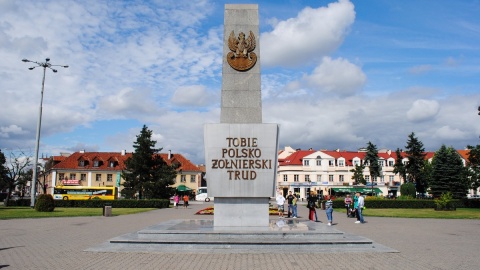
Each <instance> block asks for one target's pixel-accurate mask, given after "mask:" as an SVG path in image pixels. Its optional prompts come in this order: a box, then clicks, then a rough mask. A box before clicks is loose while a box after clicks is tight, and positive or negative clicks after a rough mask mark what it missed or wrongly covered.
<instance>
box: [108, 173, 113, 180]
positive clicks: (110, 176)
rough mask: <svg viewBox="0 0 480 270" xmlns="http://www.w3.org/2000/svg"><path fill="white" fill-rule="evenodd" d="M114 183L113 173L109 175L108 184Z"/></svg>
mask: <svg viewBox="0 0 480 270" xmlns="http://www.w3.org/2000/svg"><path fill="white" fill-rule="evenodd" d="M112 181H113V175H112V174H111V173H109V174H107V182H112Z"/></svg>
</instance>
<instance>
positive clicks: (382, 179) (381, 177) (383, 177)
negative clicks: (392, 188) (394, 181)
mask: <svg viewBox="0 0 480 270" xmlns="http://www.w3.org/2000/svg"><path fill="white" fill-rule="evenodd" d="M380 182H381V183H383V182H385V176H384V175H382V176H380Z"/></svg>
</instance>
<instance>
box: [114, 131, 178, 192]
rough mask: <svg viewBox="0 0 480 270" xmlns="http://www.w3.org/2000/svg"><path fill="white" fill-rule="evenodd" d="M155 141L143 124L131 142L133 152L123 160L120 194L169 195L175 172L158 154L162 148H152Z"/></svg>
mask: <svg viewBox="0 0 480 270" xmlns="http://www.w3.org/2000/svg"><path fill="white" fill-rule="evenodd" d="M156 143H157V142H156V141H153V140H152V131H151V130H148V128H147V126H145V125H144V126H143V128H142V130H141V131H140V134H139V135H137V141H136V142H134V143H133V148H135V152H134V153H133V154H132V156H131V157H130V158H128V159H127V160H126V161H125V170H124V171H122V177H123V178H124V179H125V182H124V184H123V186H124V187H125V188H124V189H123V190H122V194H123V195H124V196H125V197H127V198H131V197H133V196H134V195H135V194H138V199H143V198H168V197H169V196H170V193H171V188H169V187H168V186H169V185H172V184H174V179H175V177H176V175H177V173H176V171H175V169H174V167H172V166H169V165H168V164H167V163H166V162H165V161H164V160H163V159H162V158H161V156H160V155H159V154H158V153H159V151H161V150H162V148H160V149H156V148H154V147H155V144H156Z"/></svg>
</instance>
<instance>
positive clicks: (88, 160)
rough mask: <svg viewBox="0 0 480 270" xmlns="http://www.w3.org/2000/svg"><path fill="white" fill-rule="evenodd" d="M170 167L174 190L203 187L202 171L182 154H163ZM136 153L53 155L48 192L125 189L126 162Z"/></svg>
mask: <svg viewBox="0 0 480 270" xmlns="http://www.w3.org/2000/svg"><path fill="white" fill-rule="evenodd" d="M159 155H160V157H161V158H162V159H163V160H165V162H166V163H167V164H168V165H175V168H176V171H177V177H176V178H175V184H174V185H173V186H172V187H178V186H180V185H184V186H185V187H187V188H190V189H192V190H193V191H195V190H196V189H197V188H198V187H200V186H201V185H202V180H203V177H202V176H203V174H204V173H202V170H201V168H199V167H198V166H196V165H195V164H193V163H192V162H191V161H190V160H188V159H187V158H185V157H184V156H183V155H181V154H172V153H171V152H170V151H169V152H168V153H160V154H159ZM131 156H132V153H127V152H126V151H122V152H85V151H79V152H75V153H72V154H70V155H68V156H52V157H51V158H50V159H49V161H48V162H47V165H46V176H47V177H46V178H47V180H46V182H47V187H48V188H47V193H49V194H52V193H53V187H55V186H61V185H73V186H106V187H118V188H119V191H121V190H122V188H123V186H122V184H123V182H124V179H123V178H122V176H121V173H122V170H125V162H126V161H127V159H128V158H129V157H131Z"/></svg>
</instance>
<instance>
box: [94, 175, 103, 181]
mask: <svg viewBox="0 0 480 270" xmlns="http://www.w3.org/2000/svg"><path fill="white" fill-rule="evenodd" d="M95 181H97V182H100V181H102V175H101V174H99V173H97V174H95Z"/></svg>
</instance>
